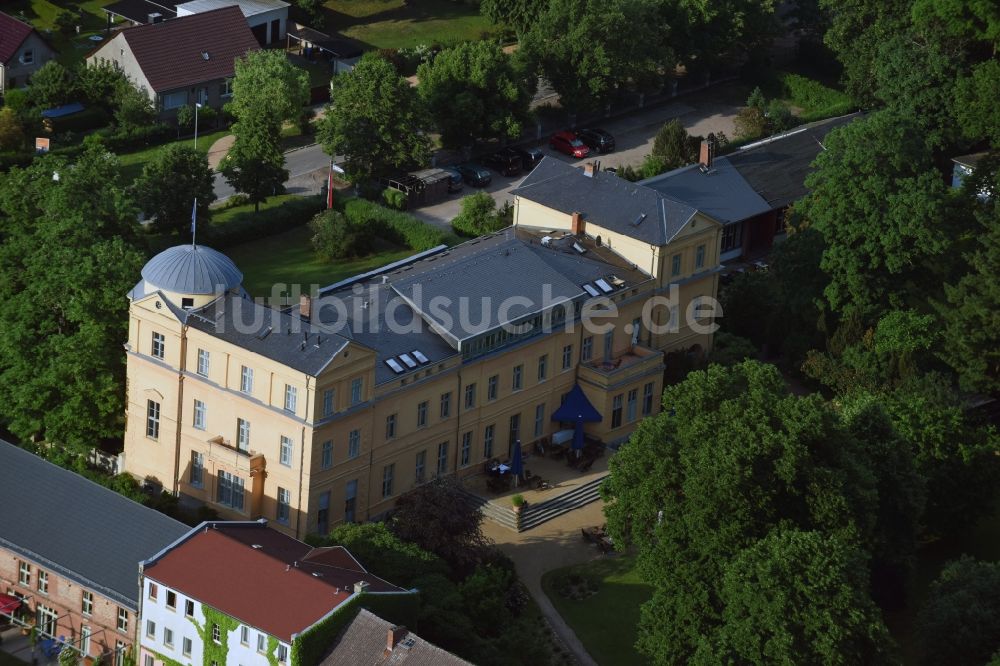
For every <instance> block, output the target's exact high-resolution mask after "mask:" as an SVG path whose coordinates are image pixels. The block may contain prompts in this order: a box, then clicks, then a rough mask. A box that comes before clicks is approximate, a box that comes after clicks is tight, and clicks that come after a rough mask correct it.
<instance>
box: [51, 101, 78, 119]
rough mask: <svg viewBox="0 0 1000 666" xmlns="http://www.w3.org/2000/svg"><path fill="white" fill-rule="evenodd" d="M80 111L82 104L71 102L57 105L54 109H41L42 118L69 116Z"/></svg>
mask: <svg viewBox="0 0 1000 666" xmlns="http://www.w3.org/2000/svg"><path fill="white" fill-rule="evenodd" d="M81 111H83V104H80V103H79V102H73V103H72V104H67V105H65V106H57V107H56V108H54V109H45V110H44V111H42V118H62V117H63V116H71V115H73V114H74V113H80V112H81Z"/></svg>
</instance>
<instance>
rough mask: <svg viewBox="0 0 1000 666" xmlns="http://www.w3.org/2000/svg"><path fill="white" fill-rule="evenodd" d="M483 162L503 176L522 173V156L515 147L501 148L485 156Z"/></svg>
mask: <svg viewBox="0 0 1000 666" xmlns="http://www.w3.org/2000/svg"><path fill="white" fill-rule="evenodd" d="M483 164H485V165H486V166H488V167H490V168H491V169H493V170H494V171H496V172H497V173H499V174H500V175H501V176H516V175H517V174H519V173H521V156H520V155H518V154H517V151H516V150H514V149H513V148H501V149H500V150H498V151H497V152H495V153H491V154H489V155H487V156H486V157H484V158H483Z"/></svg>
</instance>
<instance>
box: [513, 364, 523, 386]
mask: <svg viewBox="0 0 1000 666" xmlns="http://www.w3.org/2000/svg"><path fill="white" fill-rule="evenodd" d="M523 377H524V365H516V366H514V372H513V375H512V376H511V381H510V389H511V390H512V391H520V390H521V385H522V381H523Z"/></svg>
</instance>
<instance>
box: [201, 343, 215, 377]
mask: <svg viewBox="0 0 1000 666" xmlns="http://www.w3.org/2000/svg"><path fill="white" fill-rule="evenodd" d="M211 367H212V354H211V352H209V351H206V350H204V349H199V350H198V370H197V373H198V374H199V375H201V376H202V377H208V372H209V370H210V369H211Z"/></svg>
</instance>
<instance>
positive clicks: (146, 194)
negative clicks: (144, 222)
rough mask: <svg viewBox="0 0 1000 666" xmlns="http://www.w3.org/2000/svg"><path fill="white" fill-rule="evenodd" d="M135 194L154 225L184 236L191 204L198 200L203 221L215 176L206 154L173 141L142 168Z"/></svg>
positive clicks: (212, 199) (189, 216) (158, 228)
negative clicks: (152, 219)
mask: <svg viewBox="0 0 1000 666" xmlns="http://www.w3.org/2000/svg"><path fill="white" fill-rule="evenodd" d="M134 188H135V198H136V203H137V204H138V205H139V207H140V209H142V211H143V212H144V213H146V215H147V216H148V217H153V218H155V220H156V222H155V224H156V229H157V230H158V231H161V232H167V233H173V232H175V231H176V232H177V233H179V234H181V236H184V235H185V234H186V233H187V229H189V228H190V221H191V210H192V204H193V203H194V201H195V199H197V200H198V219H199V220H201V221H202V222H205V223H207V222H208V219H209V216H210V215H211V212H210V209H209V204H211V203H212V202H213V201H215V178H214V176H213V175H212V170H211V169H209V168H208V158H207V157H206V156H205V155H202V154H201V153H198V152H195V150H194V149H193V148H191V147H190V146H181V145H177V144H173V145H170V146H168V147H167V148H166V149H164V150H162V151H161V152H160V153H159V154H157V155H156V157H155V158H154V159H153V160H151V161H150V162H148V163H147V164H146V166H145V167H143V169H142V175H140V176H139V178H137V179H136V181H135V185H134Z"/></svg>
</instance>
